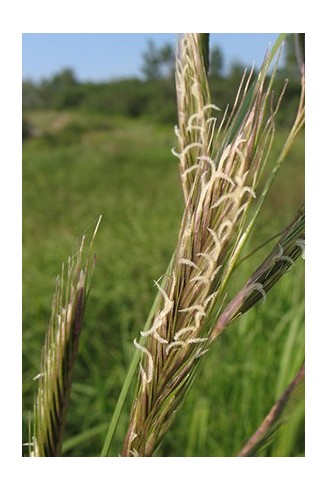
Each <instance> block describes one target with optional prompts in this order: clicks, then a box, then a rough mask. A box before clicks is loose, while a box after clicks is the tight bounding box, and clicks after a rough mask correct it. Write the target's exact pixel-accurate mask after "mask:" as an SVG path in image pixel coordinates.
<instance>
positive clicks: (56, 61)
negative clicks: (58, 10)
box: [22, 33, 278, 81]
mask: <svg viewBox="0 0 328 490" xmlns="http://www.w3.org/2000/svg"><path fill="white" fill-rule="evenodd" d="M277 35H278V34H211V37H210V39H211V45H219V46H220V47H221V49H222V51H223V54H224V62H225V66H226V68H228V67H229V65H230V63H231V62H233V61H241V62H242V63H243V64H245V65H252V64H253V63H255V66H259V65H260V64H261V62H262V60H263V56H264V54H265V52H266V50H267V49H268V46H269V43H273V42H274V41H275V39H276V38H277ZM150 39H152V40H153V41H154V43H155V45H156V46H161V45H162V44H164V43H167V42H170V43H171V44H173V45H174V44H175V43H176V34H151V33H146V34H23V37H22V41H23V67H22V73H23V78H24V79H27V78H28V79H32V80H34V81H39V80H41V79H42V78H48V77H50V76H52V75H53V74H54V73H58V72H59V71H60V70H62V69H63V68H72V69H73V70H74V72H75V74H76V76H77V78H78V79H79V80H80V81H86V80H89V81H106V80H109V79H115V78H121V77H129V76H141V69H140V68H141V65H142V53H143V52H144V51H145V49H146V48H147V42H148V40H150Z"/></svg>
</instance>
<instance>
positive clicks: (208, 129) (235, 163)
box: [122, 34, 284, 456]
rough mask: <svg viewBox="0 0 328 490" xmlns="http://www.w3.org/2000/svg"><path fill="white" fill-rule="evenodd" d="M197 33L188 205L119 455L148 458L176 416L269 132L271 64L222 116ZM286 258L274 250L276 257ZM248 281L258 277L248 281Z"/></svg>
mask: <svg viewBox="0 0 328 490" xmlns="http://www.w3.org/2000/svg"><path fill="white" fill-rule="evenodd" d="M203 36H204V35H201V34H187V35H185V36H184V37H183V38H182V39H181V40H180V45H179V54H178V57H177V70H176V86H177V101H178V119H179V124H178V126H177V127H176V128H175V133H176V136H177V140H178V148H177V149H174V150H173V153H174V155H176V156H177V157H178V159H179V169H180V175H181V182H182V188H183V193H184V198H185V211H184V215H183V218H182V223H181V228H180V233H179V238H178V243H177V247H176V250H175V252H174V256H173V259H172V261H171V264H170V267H169V269H168V271H167V273H166V275H165V276H164V279H163V281H162V283H161V284H159V283H157V282H156V283H155V284H156V286H157V288H158V290H159V294H160V297H161V300H160V302H159V306H158V308H157V311H156V312H155V314H154V317H153V319H152V322H151V325H150V328H148V329H147V330H145V331H143V332H141V340H140V342H138V341H137V340H135V346H136V347H137V348H138V349H139V350H140V351H141V353H142V355H143V359H142V362H141V364H140V384H139V388H138V393H137V396H136V398H135V402H134V405H133V408H132V413H131V418H130V425H129V430H128V433H127V436H126V439H125V443H124V448H123V452H122V454H123V455H124V456H150V455H152V454H153V451H154V449H155V448H156V447H157V445H158V444H159V442H160V441H161V439H162V437H163V435H164V434H165V432H166V430H167V428H168V427H169V426H170V424H171V423H172V421H173V418H174V414H175V412H176V410H177V409H178V408H179V406H180V405H181V403H182V401H183V398H184V395H185V393H186V391H187V388H188V387H189V386H190V384H191V382H192V380H193V378H194V374H195V371H196V367H197V365H198V363H199V359H200V358H201V357H202V356H203V354H205V353H206V352H207V350H208V347H209V345H210V342H211V341H212V340H213V332H212V330H211V329H213V328H214V326H215V322H214V321H213V319H215V318H217V315H218V312H219V309H220V304H221V303H222V301H223V293H224V287H225V285H226V282H227V280H228V278H229V275H230V274H231V264H232V263H233V261H234V260H235V257H236V256H237V251H238V247H239V244H240V243H241V239H242V237H243V233H244V230H245V222H246V217H247V214H248V210H249V207H250V205H251V203H252V202H256V192H257V190H256V189H257V184H258V181H259V177H260V175H261V171H262V170H263V166H264V164H265V161H266V158H267V154H268V151H269V149H270V146H271V142H272V135H273V131H274V124H273V122H274V115H275V112H276V109H273V108H272V105H271V107H269V104H268V102H269V101H270V102H271V100H270V85H269V89H265V86H264V85H265V84H264V82H265V78H266V74H267V69H268V64H267V63H264V67H263V71H262V72H261V73H260V75H259V77H258V79H257V80H256V81H255V82H254V83H253V84H252V86H251V85H250V84H251V76H249V77H248V78H247V79H246V77H244V79H243V81H242V84H241V87H240V90H239V92H238V95H237V99H236V103H235V106H234V108H233V109H232V111H231V113H230V115H229V117H228V113H227V111H225V112H224V113H223V115H222V117H221V120H220V121H218V117H219V116H220V115H221V111H220V109H219V108H218V107H216V106H215V105H213V104H212V103H211V101H210V97H209V89H208V83H207V75H206V69H205V66H206V64H205V62H204V60H205V58H206V52H205V50H204V39H203ZM283 258H284V253H283V252H281V255H280V257H279V259H280V260H282V259H283ZM252 287H253V289H254V288H255V289H257V290H258V292H260V293H264V291H260V287H261V285H260V284H259V283H258V284H257V283H256V282H253V286H252Z"/></svg>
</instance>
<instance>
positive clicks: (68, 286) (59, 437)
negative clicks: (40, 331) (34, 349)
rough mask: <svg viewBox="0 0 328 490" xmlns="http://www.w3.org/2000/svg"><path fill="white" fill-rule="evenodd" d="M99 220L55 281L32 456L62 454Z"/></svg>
mask: <svg viewBox="0 0 328 490" xmlns="http://www.w3.org/2000/svg"><path fill="white" fill-rule="evenodd" d="M100 220H101V217H100V218H99V220H98V223H97V226H96V229H95V231H94V234H93V237H92V239H91V242H90V245H89V248H88V250H87V253H86V257H85V255H84V254H85V251H84V250H85V236H83V237H82V240H81V244H80V247H79V249H78V250H77V253H76V254H75V255H74V256H73V257H69V258H68V261H67V265H66V266H65V265H64V264H63V266H62V272H61V275H60V276H58V278H57V280H56V290H55V294H54V297H53V302H52V312H51V319H50V323H49V326H48V330H47V333H46V338H45V343H44V347H43V350H42V355H41V368H40V373H39V374H38V375H37V376H36V377H35V379H37V380H38V390H37V395H36V398H35V404H34V430H33V436H32V438H31V442H30V448H31V449H30V456H31V457H54V456H60V455H61V448H62V442H63V434H64V427H65V420H66V412H67V407H68V402H69V397H70V391H71V384H72V376H73V368H74V364H75V360H76V357H77V353H78V344H79V338H80V333H81V329H82V324H83V319H84V313H85V306H86V300H87V296H88V294H89V288H90V277H89V276H90V273H92V270H93V265H94V260H92V256H91V251H92V247H93V243H94V239H95V236H96V233H97V230H98V227H99V224H100Z"/></svg>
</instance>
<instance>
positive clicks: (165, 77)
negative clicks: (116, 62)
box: [23, 41, 299, 123]
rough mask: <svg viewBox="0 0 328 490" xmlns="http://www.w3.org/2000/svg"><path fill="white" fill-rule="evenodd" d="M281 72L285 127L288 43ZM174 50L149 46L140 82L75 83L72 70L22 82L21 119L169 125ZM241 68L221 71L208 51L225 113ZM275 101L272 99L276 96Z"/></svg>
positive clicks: (293, 77) (290, 102)
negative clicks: (71, 115)
mask: <svg viewBox="0 0 328 490" xmlns="http://www.w3.org/2000/svg"><path fill="white" fill-rule="evenodd" d="M286 51H287V54H286V56H285V64H284V67H283V68H282V69H281V70H280V72H279V73H278V90H279V88H282V87H283V84H284V79H285V77H286V76H288V77H289V78H290V81H289V84H288V88H287V91H286V94H285V104H284V106H283V107H284V109H283V113H282V115H281V120H284V121H286V122H290V119H291V118H292V117H293V114H294V111H295V110H296V105H297V98H298V95H299V79H298V76H297V71H296V69H295V66H296V61H295V59H296V58H295V55H293V52H294V50H293V43H292V42H290V41H289V42H288V43H287V50H286ZM174 68H175V48H174V47H173V46H172V45H170V44H165V45H164V46H162V47H160V48H159V47H157V46H156V45H155V44H154V42H152V41H149V43H148V46H147V49H146V51H145V52H144V54H143V64H142V67H141V71H142V73H143V78H142V79H139V78H128V79H122V80H115V81H108V82H106V83H104V82H102V83H92V82H80V81H78V80H77V78H76V76H75V73H74V72H73V70H72V69H70V68H66V69H64V70H62V71H61V72H60V73H57V74H55V75H54V76H52V77H51V78H49V79H45V80H42V81H41V82H40V83H34V82H32V81H30V80H24V81H23V113H25V112H26V111H33V110H49V109H52V110H59V111H61V110H73V109H79V110H84V111H88V112H98V113H106V114H108V115H122V116H126V117H133V118H137V117H141V116H142V117H148V118H150V119H152V120H154V121H158V122H163V123H166V122H167V123H175V122H176V118H177V114H176V95H175V82H174ZM244 69H245V67H244V66H243V65H241V64H238V63H234V64H233V65H232V66H231V67H230V70H229V71H228V72H225V71H224V58H223V54H222V51H221V49H220V48H219V47H218V46H215V47H213V48H212V49H211V55H210V70H209V83H210V86H211V92H212V98H213V103H215V104H217V105H219V106H220V107H221V108H223V109H224V108H225V107H226V105H227V104H229V105H231V104H232V103H233V101H234V98H235V95H236V90H237V88H238V85H239V82H240V80H241V77H242V74H243V72H244ZM277 96H278V94H277Z"/></svg>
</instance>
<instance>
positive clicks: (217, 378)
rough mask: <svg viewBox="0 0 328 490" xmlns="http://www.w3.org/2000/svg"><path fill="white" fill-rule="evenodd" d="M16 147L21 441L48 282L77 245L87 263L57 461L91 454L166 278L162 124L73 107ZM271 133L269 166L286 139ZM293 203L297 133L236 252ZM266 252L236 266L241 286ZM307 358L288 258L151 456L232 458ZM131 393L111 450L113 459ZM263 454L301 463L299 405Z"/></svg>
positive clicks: (170, 209) (168, 225)
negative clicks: (84, 244) (89, 278)
mask: <svg viewBox="0 0 328 490" xmlns="http://www.w3.org/2000/svg"><path fill="white" fill-rule="evenodd" d="M25 116H26V117H27V119H28V121H29V122H30V123H31V124H32V126H33V128H34V131H35V137H33V138H31V139H28V140H26V141H25V142H24V146H23V442H26V441H27V440H28V433H27V429H28V414H29V412H31V411H32V410H33V396H34V391H35V389H36V382H35V381H33V377H34V376H35V375H36V374H37V373H38V372H39V363H40V351H41V347H42V344H43V340H44V335H45V331H46V328H47V324H48V321H49V317H50V311H51V300H52V294H53V291H54V285H55V278H56V276H57V274H58V273H59V272H60V269H61V263H62V262H63V261H65V260H66V258H67V256H68V255H69V254H71V253H72V252H73V251H74V249H75V246H76V243H77V240H78V239H79V237H80V236H81V234H84V233H86V234H88V235H89V236H90V235H91V234H92V232H93V229H94V226H95V222H96V220H97V219H98V217H99V215H100V214H102V215H103V220H102V223H101V226H100V230H99V232H98V236H97V239H96V245H95V249H96V254H97V262H96V269H95V273H94V277H93V284H92V290H91V294H90V297H89V300H88V304H87V311H86V320H85V325H84V329H83V332H82V336H81V341H80V350H79V356H78V359H77V364H76V368H75V373H74V379H73V388H72V395H71V401H70V406H69V411H68V421H67V428H66V436H65V442H64V448H63V449H64V454H63V455H64V456H98V455H99V453H100V450H101V448H102V444H103V441H104V437H105V433H106V429H107V425H108V422H109V420H110V417H111V415H112V413H113V410H114V407H115V404H116V400H117V397H118V395H119V392H120V388H121V386H122V383H123V381H124V378H125V374H126V371H127V369H128V366H129V363H130V360H131V358H132V355H133V351H134V347H133V344H132V341H133V339H134V338H136V337H138V336H139V332H140V330H142V329H143V325H144V323H145V320H146V318H147V315H148V312H149V309H150V307H151V305H152V301H153V299H154V297H155V294H156V290H155V288H154V285H153V284H154V283H153V280H154V279H158V278H159V277H160V276H161V275H162V274H163V273H164V272H165V270H166V267H167V265H168V262H169V260H170V257H171V254H172V252H173V250H174V247H175V243H176V238H177V233H178V229H179V225H180V219H181V216H182V210H183V200H182V191H181V188H180V182H179V174H178V163H177V160H176V158H175V157H173V156H172V154H171V151H170V150H171V148H172V147H173V146H175V144H176V142H175V135H174V131H173V127H172V125H168V124H164V123H154V122H151V121H149V120H147V119H143V118H139V119H131V118H125V117H119V116H115V117H110V116H108V115H106V114H97V113H88V112H84V111H82V110H75V111H55V110H47V111H46V110H42V111H31V112H27V113H26V114H25ZM286 134H287V133H286V129H284V128H281V129H280V130H279V131H278V134H277V142H276V144H275V147H274V148H273V155H276V154H277V153H278V152H279V149H280V146H279V145H280V144H281V143H282V142H283V139H284V137H285V136H286ZM303 200H304V135H301V136H300V137H299V138H298V140H297V142H296V145H295V147H294V149H293V151H292V153H291V154H290V157H289V158H288V161H287V162H286V164H285V166H284V168H283V169H282V170H281V173H280V174H279V177H278V179H277V181H276V182H275V185H274V187H273V188H272V190H271V192H270V195H269V201H268V202H267V205H266V207H265V209H264V210H263V213H262V215H261V219H260V221H259V226H258V228H257V232H256V236H255V235H254V236H252V239H251V243H250V244H249V246H248V248H247V250H245V254H246V253H247V252H249V251H251V250H252V249H253V248H255V247H256V246H258V245H259V244H260V243H261V242H262V241H264V240H266V239H267V238H269V237H270V236H272V235H273V234H275V233H276V232H278V231H279V230H280V229H281V228H282V227H283V226H285V225H286V224H287V223H288V222H289V220H291V219H292V218H293V215H294V213H295V212H296V210H297V209H298V206H299V205H300V204H301V203H302V202H303ZM268 250H270V244H269V245H268V246H267V247H266V248H265V249H264V250H262V251H260V252H259V253H258V254H256V256H254V257H252V260H250V261H246V262H245V263H244V264H242V265H241V266H240V269H239V270H238V273H236V277H235V278H233V284H232V286H231V287H232V289H233V288H234V287H238V285H242V284H243V281H244V279H246V278H247V275H248V274H249V273H250V272H252V271H253V270H254V269H255V268H256V267H257V265H258V263H259V261H260V260H261V258H262V257H263V256H264V254H265V253H266V252H267V251H268ZM303 357H304V265H303V263H302V262H301V261H298V262H297V263H296V264H295V266H294V267H292V268H291V270H290V272H289V273H288V274H287V275H286V276H285V278H284V279H283V280H282V281H281V282H280V283H279V284H278V285H277V286H276V287H275V288H274V289H273V290H272V291H271V292H270V293H269V294H268V297H267V299H266V303H265V305H263V304H259V305H258V306H257V307H255V308H254V309H253V310H251V311H250V312H249V313H247V314H246V315H245V317H242V318H241V319H239V320H238V321H236V322H235V323H234V324H233V325H232V326H231V327H230V328H229V329H228V331H227V332H226V333H225V334H224V335H223V336H222V337H221V338H220V340H219V341H218V342H217V344H216V345H215V346H214V348H213V349H212V351H211V352H210V353H209V354H208V356H206V359H204V362H203V366H202V371H201V375H200V376H199V378H198V379H197V381H196V384H195V386H194V389H193V390H191V392H190V394H189V396H188V399H187V402H186V404H185V405H184V407H183V409H182V411H181V413H180V414H179V415H178V417H177V419H176V422H175V425H174V426H173V427H172V429H171V431H170V432H169V433H168V435H167V437H166V439H165V441H164V443H163V445H162V447H161V448H160V450H159V452H158V455H159V456H233V455H235V454H236V453H237V452H238V451H239V450H240V449H241V446H242V445H243V443H244V442H246V440H247V439H248V438H249V437H250V436H251V435H252V433H253V432H254V430H255V429H256V428H257V426H258V425H259V423H260V422H261V421H262V419H263V417H264V416H265V415H266V413H267V412H268V410H269V409H270V407H271V405H272V404H273V403H274V401H275V400H276V399H277V398H278V397H279V396H280V394H281V393H282V392H283V390H284V388H285V387H286V386H287V384H288V383H289V382H290V381H291V380H292V378H293V376H294V375H295V373H296V372H297V370H298V368H299V366H300V364H301V362H302V360H303ZM132 397H133V390H131V393H130V394H129V399H128V402H127V403H126V405H125V408H124V412H123V415H122V417H121V420H120V423H119V426H118V429H117V431H116V434H115V438H114V441H113V446H112V453H111V454H112V456H118V454H119V451H120V449H121V444H122V441H123V437H124V434H125V430H126V427H127V422H128V415H129V408H130V405H131V401H132ZM263 455H266V456H300V455H304V404H300V406H299V408H298V410H297V411H296V413H295V415H294V417H293V419H292V420H291V422H290V423H289V424H287V426H286V427H285V428H284V430H282V431H281V432H279V434H278V435H277V437H276V438H275V441H274V444H273V445H272V446H271V447H270V448H269V449H267V450H266V451H264V452H263Z"/></svg>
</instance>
